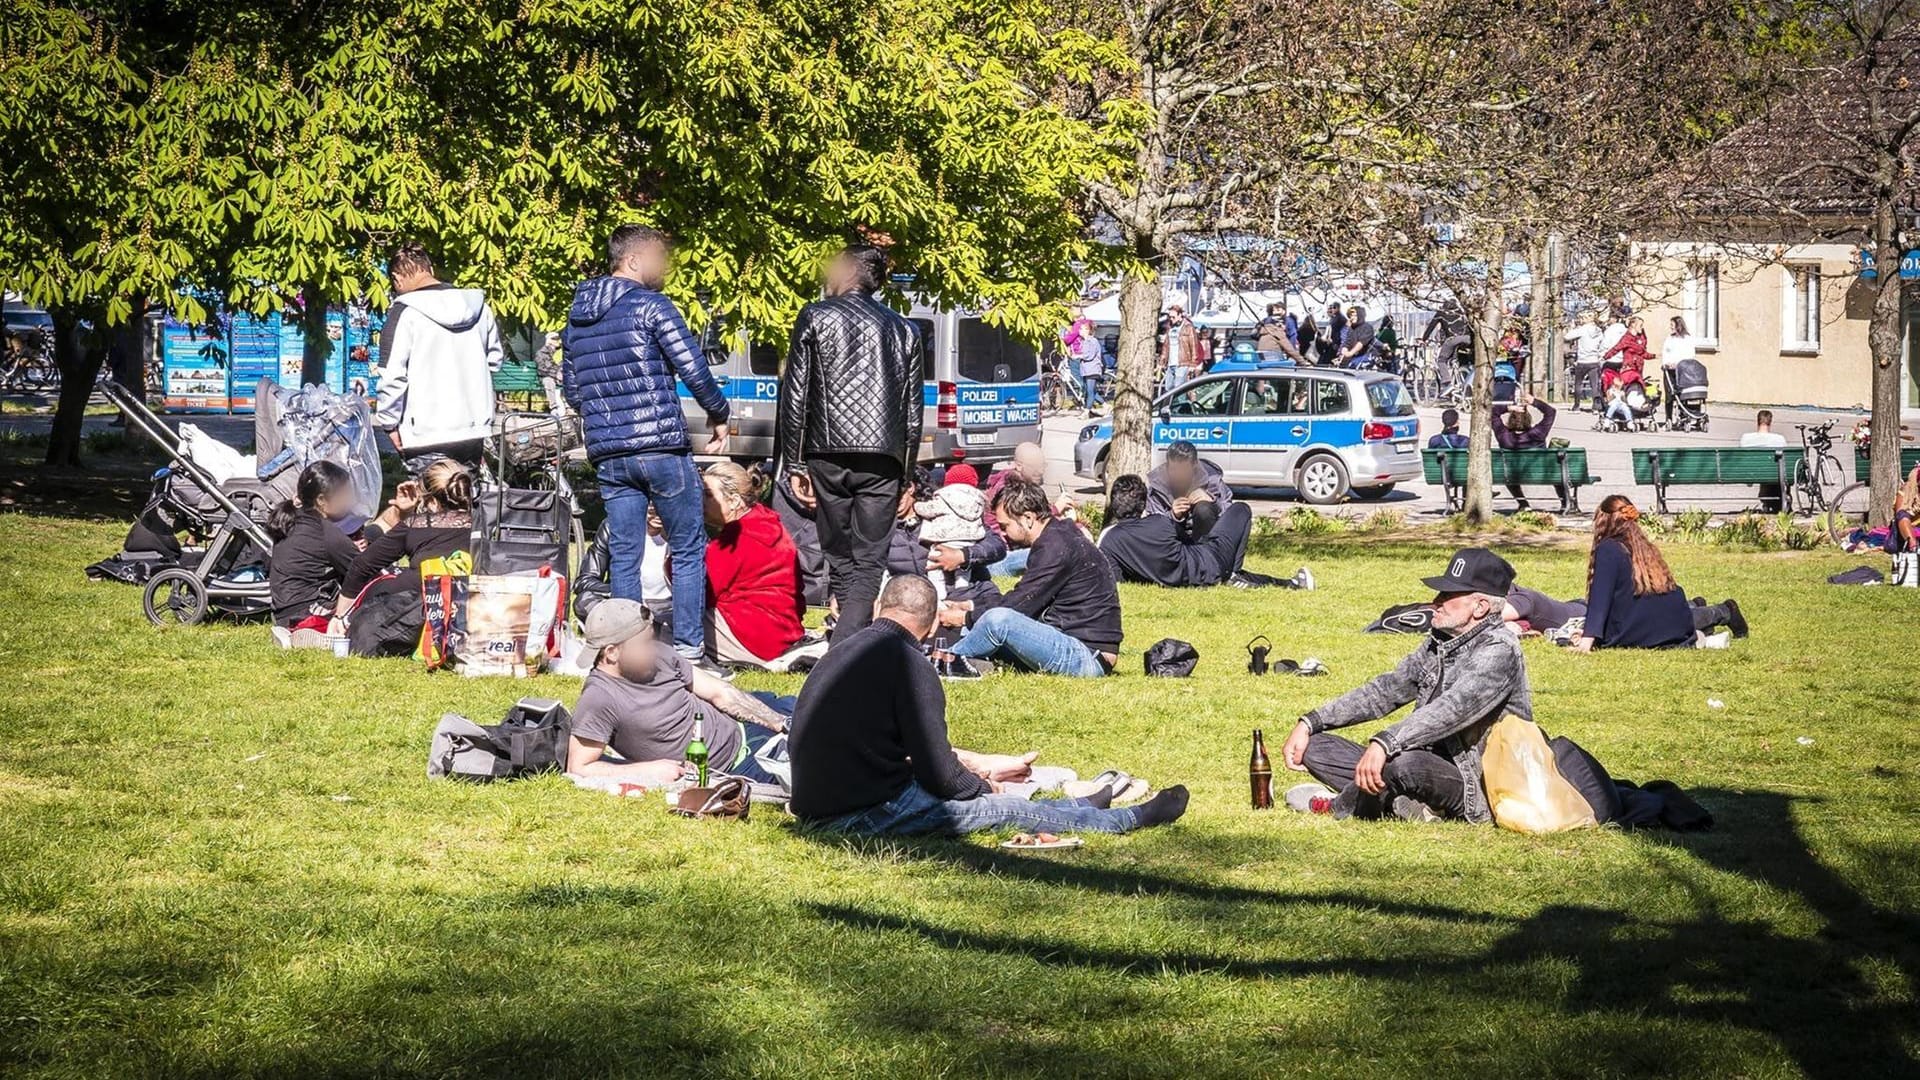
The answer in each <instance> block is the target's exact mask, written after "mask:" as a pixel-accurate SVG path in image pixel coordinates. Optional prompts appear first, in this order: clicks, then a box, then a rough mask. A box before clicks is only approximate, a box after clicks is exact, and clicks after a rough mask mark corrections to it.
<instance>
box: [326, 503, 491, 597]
mask: <svg viewBox="0 0 1920 1080" xmlns="http://www.w3.org/2000/svg"><path fill="white" fill-rule="evenodd" d="M472 550H473V516H472V515H471V514H468V513H466V512H465V511H459V512H455V513H451V514H427V513H424V512H422V513H417V514H414V515H413V516H412V517H410V518H408V519H407V520H406V521H404V522H401V523H400V524H399V525H396V526H394V528H393V531H392V532H389V533H383V534H381V535H380V536H378V537H376V538H374V539H372V540H370V541H368V543H367V550H365V551H363V552H361V553H360V554H359V556H358V557H356V558H355V559H354V560H353V566H352V567H350V568H348V570H347V580H346V581H345V582H344V583H342V584H341V586H340V591H341V592H343V593H345V594H347V595H348V596H358V595H360V590H361V589H364V588H366V587H367V583H368V582H370V581H372V580H373V579H374V578H376V577H379V576H380V572H381V571H382V570H385V569H386V568H388V567H390V566H394V565H396V564H398V563H399V562H400V560H401V559H403V558H404V559H406V560H407V570H406V571H404V572H403V573H402V574H401V579H402V580H401V585H402V586H403V587H411V588H412V589H413V590H414V592H415V593H418V592H419V590H420V564H421V563H422V562H424V561H426V560H428V559H444V558H446V557H447V556H449V555H452V554H454V553H455V552H471V551H472ZM470 561H471V560H470V559H469V562H470Z"/></svg>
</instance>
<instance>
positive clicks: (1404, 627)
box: [1366, 602, 1433, 634]
mask: <svg viewBox="0 0 1920 1080" xmlns="http://www.w3.org/2000/svg"><path fill="white" fill-rule="evenodd" d="M1431 629H1433V604H1432V603H1431V602H1428V603H1424V604H1395V605H1393V606H1392V607H1390V608H1388V609H1387V610H1385V611H1383V612H1381V613H1380V617H1379V618H1377V619H1375V620H1373V621H1372V622H1370V623H1368V624H1367V629H1366V633H1369V634H1424V633H1426V632H1427V631H1429V630H1431Z"/></svg>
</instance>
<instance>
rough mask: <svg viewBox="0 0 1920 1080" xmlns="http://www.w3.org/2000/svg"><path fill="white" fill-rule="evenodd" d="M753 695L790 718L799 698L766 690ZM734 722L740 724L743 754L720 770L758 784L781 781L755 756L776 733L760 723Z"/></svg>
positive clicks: (757, 691) (756, 691) (755, 692)
mask: <svg viewBox="0 0 1920 1080" xmlns="http://www.w3.org/2000/svg"><path fill="white" fill-rule="evenodd" d="M753 696H754V697H756V698H759V699H760V700H761V701H762V702H764V703H766V705H767V706H768V707H769V708H771V709H773V710H774V711H775V712H777V713H780V714H781V715H783V716H786V717H788V718H791V717H792V716H793V707H794V705H795V704H796V703H797V701H798V700H799V699H797V698H792V697H780V696H778V695H776V694H772V693H768V692H767V691H765V690H755V691H754V692H753ZM734 723H736V724H738V725H740V750H741V755H742V756H741V758H740V760H739V761H736V762H734V763H733V764H731V765H727V766H723V767H721V770H720V771H721V772H724V773H728V774H730V775H733V776H744V777H746V778H747V779H749V780H751V781H753V782H754V783H756V784H777V783H779V782H780V778H779V777H777V776H775V775H773V774H772V773H770V772H768V771H767V770H765V769H763V768H761V767H760V762H759V761H758V760H757V759H756V758H755V757H754V756H753V755H754V754H756V753H758V752H759V750H760V748H761V747H762V746H765V745H766V744H767V740H768V739H771V738H773V734H774V733H773V732H771V731H769V730H767V729H766V728H763V727H761V726H760V725H759V724H749V723H747V722H746V721H745V720H735V721H734Z"/></svg>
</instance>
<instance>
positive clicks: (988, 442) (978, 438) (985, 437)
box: [967, 431, 1000, 446]
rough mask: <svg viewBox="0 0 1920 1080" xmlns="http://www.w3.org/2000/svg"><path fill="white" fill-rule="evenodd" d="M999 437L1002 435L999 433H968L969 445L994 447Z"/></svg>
mask: <svg viewBox="0 0 1920 1080" xmlns="http://www.w3.org/2000/svg"><path fill="white" fill-rule="evenodd" d="M999 437H1000V433H999V432H997V431H969V432H967V445H968V446H992V445H993V441H994V440H995V439H997V438H999Z"/></svg>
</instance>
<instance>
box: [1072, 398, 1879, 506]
mask: <svg viewBox="0 0 1920 1080" xmlns="http://www.w3.org/2000/svg"><path fill="white" fill-rule="evenodd" d="M1754 411H1755V410H1754V409H1753V408H1752V407H1748V406H1713V407H1711V408H1710V409H1709V415H1710V416H1711V417H1712V419H1713V422H1712V423H1711V424H1710V425H1708V428H1707V431H1706V433H1705V434H1699V433H1694V432H1684V433H1683V432H1673V431H1658V432H1638V433H1628V434H1612V433H1607V432H1600V431H1595V430H1593V420H1594V417H1593V414H1592V413H1585V412H1581V413H1576V412H1573V411H1572V410H1570V409H1565V408H1562V409H1560V415H1559V419H1558V420H1557V421H1556V423H1555V425H1554V434H1555V435H1557V436H1561V437H1564V438H1566V439H1567V440H1568V441H1570V442H1572V443H1573V445H1575V446H1582V447H1585V448H1586V450H1587V468H1588V469H1589V470H1590V471H1591V472H1592V473H1593V474H1594V475H1596V476H1599V477H1600V478H1601V479H1602V482H1601V484H1599V485H1598V486H1597V487H1589V488H1583V489H1581V490H1582V495H1581V498H1580V505H1581V507H1582V508H1583V509H1586V510H1591V509H1592V508H1593V507H1594V506H1595V505H1597V504H1598V503H1599V501H1600V499H1601V498H1602V497H1604V496H1606V495H1610V494H1612V493H1614V492H1621V493H1623V494H1625V495H1627V496H1628V497H1629V498H1631V499H1633V501H1634V502H1635V503H1637V504H1639V505H1640V506H1643V507H1647V508H1649V509H1651V508H1652V507H1653V505H1654V492H1653V489H1652V488H1651V487H1640V486H1637V485H1635V484H1633V483H1632V479H1633V461H1632V450H1633V448H1634V447H1636V446H1734V445H1738V444H1739V442H1740V436H1741V435H1742V434H1744V433H1746V432H1748V431H1751V430H1753V414H1754ZM1859 415H1860V414H1859V413H1855V412H1851V411H1820V410H1809V409H1784V408H1782V409H1775V410H1773V416H1774V419H1773V429H1774V430H1775V431H1777V432H1779V433H1780V434H1782V435H1785V436H1786V438H1787V442H1788V443H1789V444H1793V445H1798V443H1799V441H1800V440H1799V433H1798V432H1796V431H1794V429H1793V425H1795V424H1813V423H1819V422H1822V421H1826V420H1835V419H1837V420H1839V421H1840V423H1839V424H1837V425H1836V426H1835V428H1834V431H1835V434H1844V433H1845V432H1847V431H1850V430H1851V429H1852V427H1853V422H1854V420H1855V419H1856V418H1857V417H1858V416H1859ZM1086 424H1087V420H1086V419H1085V418H1084V417H1081V416H1079V415H1078V414H1075V415H1072V416H1055V417H1049V418H1047V419H1046V421H1044V427H1045V431H1046V435H1045V439H1044V445H1045V447H1046V451H1047V483H1048V485H1049V486H1058V487H1059V488H1062V489H1064V490H1067V491H1072V492H1076V493H1084V494H1098V493H1099V491H1100V487H1099V485H1098V484H1096V483H1094V482H1093V481H1090V480H1087V479H1084V478H1082V477H1077V476H1075V475H1073V444H1074V440H1075V439H1076V438H1077V437H1078V436H1079V433H1080V429H1081V428H1083V427H1085V426H1086ZM1439 430H1440V409H1438V408H1431V409H1429V408H1422V409H1421V410H1420V443H1421V445H1422V446H1424V445H1426V441H1427V437H1428V436H1430V435H1432V434H1433V433H1435V432H1437V431H1439ZM1842 456H1843V457H1844V456H1845V455H1844V453H1843V454H1842ZM1737 491H1738V489H1731V488H1729V489H1721V490H1719V491H1717V492H1716V490H1715V489H1712V488H1675V489H1673V490H1672V491H1671V492H1670V493H1669V497H1668V505H1669V506H1670V507H1671V508H1674V509H1680V508H1684V507H1694V506H1698V507H1703V508H1705V509H1709V510H1713V511H1715V512H1718V513H1727V514H1733V513H1738V512H1740V511H1741V510H1747V509H1752V508H1753V507H1754V506H1756V505H1757V495H1758V492H1757V489H1756V490H1752V491H1748V492H1747V493H1746V494H1745V495H1740V494H1737V493H1736V492H1737ZM1237 494H1239V495H1240V496H1241V497H1242V498H1244V499H1246V501H1247V502H1249V503H1250V504H1252V506H1253V509H1254V512H1255V513H1256V514H1258V513H1268V512H1271V511H1273V510H1276V509H1284V508H1285V507H1287V506H1291V505H1296V504H1298V500H1297V499H1295V497H1294V493H1293V492H1292V491H1290V490H1287V489H1250V490H1245V491H1237ZM1527 495H1528V496H1529V497H1530V498H1531V499H1532V500H1533V504H1534V507H1535V508H1536V509H1542V510H1547V509H1552V508H1553V506H1554V504H1555V503H1556V501H1557V500H1556V499H1555V497H1554V494H1553V489H1552V488H1541V489H1540V490H1538V491H1534V490H1532V489H1528V490H1527ZM1300 505H1304V504H1300ZM1494 506H1495V508H1496V509H1499V510H1508V509H1511V508H1512V507H1513V500H1512V499H1510V498H1508V497H1507V495H1506V491H1505V489H1504V488H1496V489H1495V498H1494ZM1375 508H1391V509H1394V510H1401V511H1405V512H1407V513H1408V514H1409V515H1411V516H1414V517H1423V516H1424V517H1440V516H1443V515H1445V513H1446V500H1445V498H1444V496H1443V495H1442V494H1441V491H1440V488H1439V487H1438V486H1429V485H1427V484H1426V483H1424V482H1422V481H1419V480H1416V481H1413V482H1412V483H1409V484H1403V485H1401V486H1400V487H1399V488H1398V489H1396V490H1395V491H1394V492H1393V494H1392V495H1389V496H1388V497H1387V498H1385V499H1382V500H1380V501H1378V502H1370V503H1369V502H1361V503H1349V504H1347V507H1346V509H1348V510H1349V511H1352V512H1361V513H1365V512H1369V511H1371V510H1373V509H1375Z"/></svg>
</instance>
